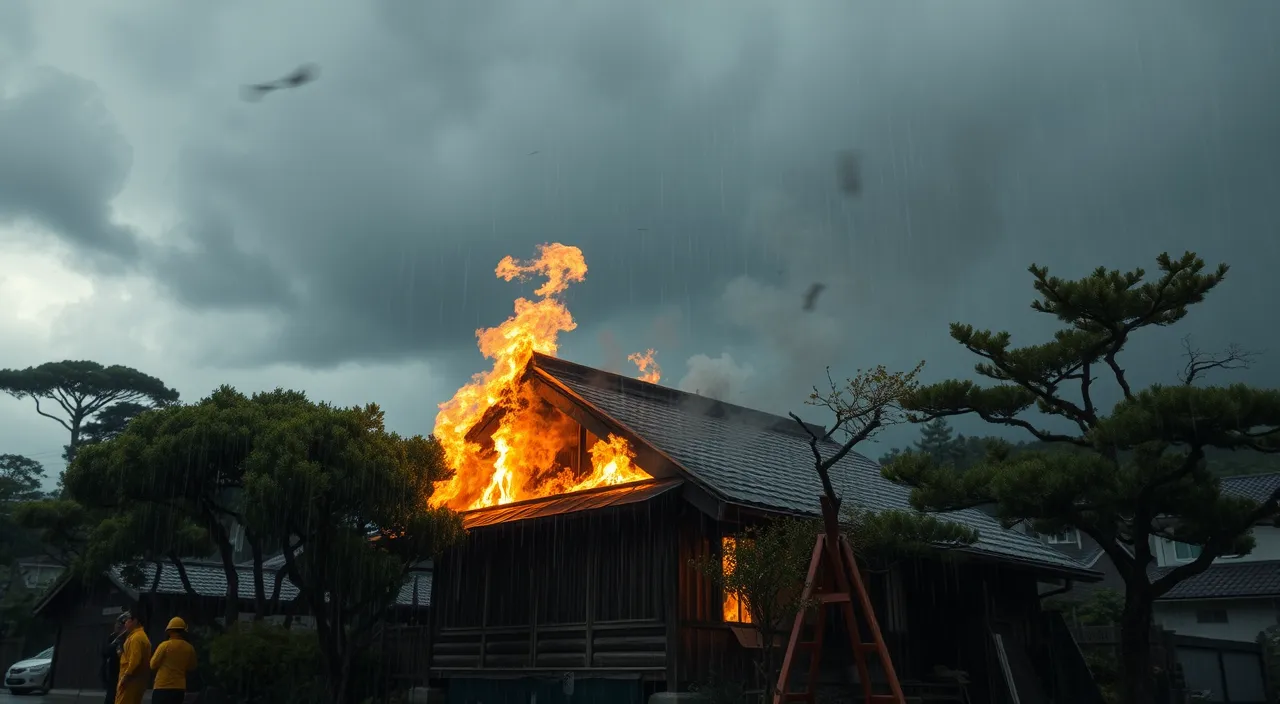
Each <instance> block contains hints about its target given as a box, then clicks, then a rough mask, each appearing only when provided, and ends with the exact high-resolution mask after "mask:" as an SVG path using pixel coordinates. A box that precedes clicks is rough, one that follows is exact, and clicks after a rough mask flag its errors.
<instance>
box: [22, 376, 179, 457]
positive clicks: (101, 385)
mask: <svg viewBox="0 0 1280 704" xmlns="http://www.w3.org/2000/svg"><path fill="white" fill-rule="evenodd" d="M0 391H3V392H5V393H7V394H9V395H10V396H13V397H14V398H18V399H23V398H30V399H32V400H33V401H35V404H36V413H39V414H40V415H42V416H44V417H46V418H49V419H51V420H53V421H55V422H57V423H58V424H59V425H61V426H62V427H63V428H66V430H67V432H68V433H70V435H71V437H70V443H69V444H68V446H67V449H66V453H65V457H66V458H68V459H69V458H72V457H73V456H74V455H75V452H76V450H77V449H78V448H79V445H80V443H81V440H82V438H81V434H82V433H83V431H84V428H85V423H86V421H88V420H89V419H90V418H92V417H93V416H94V415H96V414H98V413H99V412H103V411H105V410H106V409H108V407H109V406H111V405H113V404H134V405H136V404H137V403H138V402H140V401H145V402H147V403H149V404H152V405H155V406H164V405H167V404H171V403H175V402H177V400H178V392H177V391H175V390H173V389H170V388H168V387H166V386H165V385H164V382H162V381H160V380H159V379H157V378H155V377H153V376H148V375H147V374H143V373H142V372H140V371H138V370H137V369H132V368H130V367H124V366H120V365H112V366H109V367H107V366H103V365H101V364H99V363H97V362H90V361H72V360H66V361H62V362H46V363H44V364H41V365H40V366H37V367H27V368H26V369H0ZM42 400H43V401H45V402H46V403H52V404H53V405H57V406H59V407H60V408H61V409H62V411H63V413H64V414H65V417H60V416H57V415H53V414H51V413H50V412H49V411H48V410H45V408H43V407H42V406H41V405H40V402H41V401H42ZM127 408H129V407H128V406H126V407H125V409H121V410H117V411H111V412H108V413H107V418H105V419H104V420H103V422H104V423H106V424H107V425H108V426H109V424H111V423H114V422H117V421H118V416H119V414H120V413H121V412H122V411H124V410H126V409H127ZM49 410H52V408H50V409H49ZM94 432H101V430H100V429H99V430H95V431H94Z"/></svg>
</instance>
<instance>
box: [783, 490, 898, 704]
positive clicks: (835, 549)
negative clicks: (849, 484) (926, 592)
mask: <svg viewBox="0 0 1280 704" xmlns="http://www.w3.org/2000/svg"><path fill="white" fill-rule="evenodd" d="M822 519H823V532H822V533H819V534H818V539H817V541H816V542H815V543H814V545H813V557H812V558H810V560H809V573H808V574H807V575H806V576H805V582H804V592H803V601H804V603H806V604H816V610H817V614H816V616H817V618H816V620H815V622H814V637H813V640H811V641H802V640H801V636H802V635H803V633H804V625H805V612H804V611H801V612H800V613H798V614H796V620H795V624H794V625H793V626H792V627H791V639H790V640H789V641H788V642H787V651H786V654H785V655H784V656H783V657H782V670H781V671H780V672H779V673H778V684H777V689H776V690H775V691H774V693H773V704H787V703H788V702H808V704H813V703H814V701H815V700H816V698H817V694H818V691H817V689H818V675H819V670H820V669H821V666H822V646H823V636H824V635H825V631H826V623H827V610H828V609H830V608H836V609H839V610H840V612H841V614H843V616H844V623H845V630H847V631H848V633H849V645H850V646H851V648H852V650H853V659H854V662H855V663H856V665H857V667H858V679H859V680H860V681H861V682H862V695H863V702H864V704H906V700H905V698H904V697H903V696H902V685H901V684H900V683H899V682H898V675H897V673H896V672H894V670H893V661H892V659H891V658H890V657H889V649H888V648H887V647H885V644H884V636H882V635H881V633H880V625H879V623H877V621H876V615H875V611H874V610H873V609H872V606H871V599H870V597H868V596H867V590H866V587H865V586H864V585H863V583H862V576H861V575H860V574H859V571H858V565H857V563H856V562H855V561H854V559H853V550H852V549H850V547H849V542H848V541H847V540H845V538H844V536H842V535H840V528H839V523H838V521H837V520H836V508H835V505H834V504H833V503H832V502H831V501H830V500H829V499H828V498H827V497H825V496H824V497H822ZM855 600H856V602H855ZM855 603H856V606H857V608H858V610H860V611H861V612H862V616H863V618H864V619H866V622H867V628H868V630H870V631H871V642H869V643H868V642H864V641H863V640H862V636H861V629H859V628H858V618H857V614H856V613H855V612H854V606H855ZM801 649H803V650H807V651H808V652H809V673H808V675H809V676H808V682H807V683H806V685H805V689H804V690H803V691H794V692H793V691H791V688H790V683H789V680H790V677H791V667H792V665H794V664H795V655H796V651H798V650H801ZM872 654H873V655H876V656H877V657H878V658H879V660H880V667H881V668H882V669H883V670H884V674H885V680H886V684H887V685H888V687H889V693H887V694H877V693H875V692H873V691H872V690H873V684H872V682H871V673H870V670H869V668H868V667H867V655H872Z"/></svg>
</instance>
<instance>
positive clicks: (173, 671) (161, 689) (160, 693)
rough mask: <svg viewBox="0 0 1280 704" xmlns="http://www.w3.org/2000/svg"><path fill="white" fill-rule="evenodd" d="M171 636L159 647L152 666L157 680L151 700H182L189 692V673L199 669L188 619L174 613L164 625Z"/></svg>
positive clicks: (156, 703) (163, 703)
mask: <svg viewBox="0 0 1280 704" xmlns="http://www.w3.org/2000/svg"><path fill="white" fill-rule="evenodd" d="M165 631H166V632H167V633H168V634H169V640H166V641H165V642H163V643H161V644H160V645H159V646H157V647H156V653H155V655H152V656H151V669H152V670H155V671H156V683H155V685H154V691H152V692H151V704H182V700H183V698H184V697H185V696H186V693H187V673H188V672H191V671H192V670H194V669H196V649H195V648H194V647H192V646H191V643H190V642H188V641H187V622H186V621H183V620H182V619H180V618H178V617H177V616H174V617H173V618H171V619H169V625H168V626H166V627H165Z"/></svg>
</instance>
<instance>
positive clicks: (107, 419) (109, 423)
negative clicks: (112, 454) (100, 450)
mask: <svg viewBox="0 0 1280 704" xmlns="http://www.w3.org/2000/svg"><path fill="white" fill-rule="evenodd" d="M149 409H150V406H146V405H143V404H141V403H134V402H132V401H120V402H118V403H113V404H111V405H110V406H107V407H106V408H103V409H102V410H101V411H98V414H97V415H95V416H93V418H92V419H91V420H89V421H86V422H85V424H84V426H83V427H82V428H81V429H80V443H79V447H84V446H85V445H96V444H98V443H100V442H105V441H107V440H111V439H112V438H114V437H116V436H117V435H119V434H120V433H123V432H124V429H125V428H126V427H127V426H128V425H129V422H130V421H132V420H133V419H134V418H137V417H138V416H139V415H141V414H142V413H144V412H145V411H147V410H149ZM62 459H63V460H65V461H66V462H68V463H69V462H71V460H72V451H71V446H70V445H67V446H65V447H64V448H63V449H62Z"/></svg>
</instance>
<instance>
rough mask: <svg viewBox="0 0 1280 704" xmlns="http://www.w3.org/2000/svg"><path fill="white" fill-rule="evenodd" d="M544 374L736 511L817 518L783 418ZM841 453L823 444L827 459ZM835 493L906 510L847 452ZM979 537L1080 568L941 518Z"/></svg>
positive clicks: (809, 460) (987, 524) (548, 361)
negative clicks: (747, 509) (742, 507)
mask: <svg viewBox="0 0 1280 704" xmlns="http://www.w3.org/2000/svg"><path fill="white" fill-rule="evenodd" d="M535 365H536V366H537V368H539V369H541V370H543V371H544V372H545V373H547V374H549V375H550V376H551V377H553V378H554V379H555V380H556V381H558V382H559V383H561V384H563V385H564V386H565V387H567V388H568V389H569V390H570V391H571V392H572V393H574V394H576V395H577V396H579V397H580V398H581V399H582V400H585V401H586V402H588V403H589V404H591V405H592V406H595V407H596V408H597V409H599V410H600V411H602V412H603V413H604V414H605V415H607V416H609V417H610V418H611V419H613V420H614V421H615V422H617V423H620V424H621V425H623V426H625V427H626V428H629V429H630V430H631V431H632V432H634V433H636V434H637V435H638V436H639V437H641V438H643V439H644V440H645V441H646V442H647V443H649V444H650V445H651V446H653V447H654V449H657V450H658V451H660V452H662V453H664V454H666V455H667V456H668V457H670V458H672V459H673V460H675V462H676V463H677V464H679V465H680V467H681V468H683V469H684V470H685V471H686V472H688V473H689V474H690V475H691V476H692V477H693V478H694V479H695V480H697V481H699V482H700V483H702V484H704V485H706V486H708V487H709V488H710V489H712V490H713V491H714V492H716V493H718V494H720V495H721V496H722V497H724V498H725V499H727V500H729V501H731V502H733V503H738V504H742V505H747V506H754V507H759V508H763V509H768V510H774V511H779V512H786V513H793V514H808V515H817V513H818V510H819V509H818V506H819V503H818V498H819V496H821V494H822V485H821V483H820V482H819V480H818V476H817V474H816V473H815V472H814V469H813V455H812V452H811V450H810V447H809V438H808V436H807V435H806V434H805V433H804V431H803V430H801V429H800V428H799V426H798V425H797V424H796V423H795V421H794V420H792V419H790V418H783V417H781V416H775V415H772V414H768V413H763V412H761V411H756V410H753V409H749V408H743V407H741V406H734V405H732V404H727V403H721V402H718V401H714V400H712V399H708V398H705V397H702V396H695V395H693V394H687V393H684V392H681V391H676V390H674V389H667V388H664V387H660V386H657V385H654V384H649V383H646V382H641V381H637V380H635V379H629V378H626V377H622V376H619V375H616V374H609V373H607V372H602V371H599V370H596V369H592V368H590V367H584V366H581V365H578V364H573V363H571V362H565V361H564V360H560V359H555V358H552V357H546V356H543V355H538V356H537V357H536V358H535ZM837 449H838V446H837V445H835V444H834V443H828V444H827V445H826V446H825V448H824V449H823V452H824V455H826V456H830V455H831V454H832V453H834V452H835V451H836V450H837ZM831 479H832V482H833V483H834V484H835V486H836V490H837V492H838V493H840V495H841V496H843V497H845V499H846V500H847V501H849V502H851V503H853V504H855V505H857V506H860V507H862V508H865V509H870V510H886V509H909V508H910V504H909V503H908V496H909V494H910V490H909V489H908V488H907V487H904V486H900V485H898V484H895V483H893V482H890V481H889V480H887V479H885V478H884V477H883V476H882V475H881V474H880V467H879V465H877V464H876V463H875V462H873V461H871V460H869V459H867V458H866V457H863V456H862V455H858V454H856V453H852V452H851V453H849V454H848V455H846V456H845V457H844V458H843V459H842V460H841V461H840V462H839V463H837V464H836V466H835V467H833V468H832V472H831ZM943 516H944V517H945V518H947V519H949V520H953V521H955V522H957V523H961V524H964V525H967V526H970V527H972V528H975V529H977V530H978V531H979V533H980V535H981V538H980V540H979V541H978V543H977V544H976V545H974V546H973V549H974V551H975V552H981V553H986V554H988V555H992V556H997V557H1000V558H1004V559H1009V560H1014V561H1027V562H1031V563H1036V564H1039V565H1041V566H1047V567H1052V568H1057V569H1065V570H1072V571H1077V572H1080V571H1084V567H1083V566H1082V565H1081V564H1080V563H1079V562H1077V561H1075V560H1073V559H1072V558H1070V557H1068V556H1066V555H1063V554H1061V553H1059V552H1058V551H1056V550H1054V549H1053V548H1050V547H1049V546H1047V545H1045V544H1043V543H1041V542H1040V541H1039V540H1036V539H1035V538H1032V537H1030V536H1026V535H1023V534H1022V533H1019V532H1017V531H1013V530H1007V529H1005V528H1002V527H1001V526H1000V524H999V523H998V522H997V521H996V520H995V519H993V518H991V517H990V516H988V515H986V514H985V513H983V512H981V511H978V510H976V509H968V510H964V511H956V512H952V513H947V514H943Z"/></svg>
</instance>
